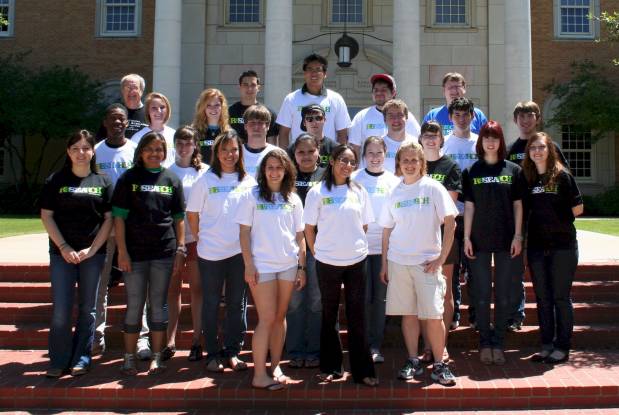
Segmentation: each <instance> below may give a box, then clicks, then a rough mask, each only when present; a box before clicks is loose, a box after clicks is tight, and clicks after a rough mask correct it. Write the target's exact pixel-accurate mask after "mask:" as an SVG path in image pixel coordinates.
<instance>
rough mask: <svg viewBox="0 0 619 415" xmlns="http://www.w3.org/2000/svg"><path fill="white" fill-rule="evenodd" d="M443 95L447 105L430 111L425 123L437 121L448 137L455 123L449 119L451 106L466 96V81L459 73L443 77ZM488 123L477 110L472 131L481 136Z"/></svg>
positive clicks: (472, 123) (477, 109) (444, 134)
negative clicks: (457, 99)
mask: <svg viewBox="0 0 619 415" xmlns="http://www.w3.org/2000/svg"><path fill="white" fill-rule="evenodd" d="M443 95H444V96H445V102H446V104H445V105H442V106H440V107H437V108H434V109H431V110H430V111H428V113H427V114H426V116H425V117H423V122H426V121H431V120H435V121H437V122H438V123H439V124H441V126H442V127H443V136H445V137H447V136H448V135H449V134H451V132H452V131H453V123H452V122H451V120H450V119H449V104H451V102H452V101H453V100H454V99H456V98H461V97H463V96H465V95H466V81H465V80H464V77H463V76H462V75H461V74H459V73H458V72H449V73H446V74H445V76H444V77H443ZM486 122H488V119H487V118H486V116H485V115H484V113H483V112H482V111H481V110H480V109H479V108H475V114H474V117H473V120H472V122H471V131H472V132H474V133H475V134H479V130H480V129H481V127H482V126H483V125H484V124H485V123H486Z"/></svg>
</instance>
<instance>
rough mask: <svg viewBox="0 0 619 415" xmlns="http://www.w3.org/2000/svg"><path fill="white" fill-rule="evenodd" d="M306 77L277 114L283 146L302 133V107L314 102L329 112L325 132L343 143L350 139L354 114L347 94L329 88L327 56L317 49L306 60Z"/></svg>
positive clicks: (304, 63)
mask: <svg viewBox="0 0 619 415" xmlns="http://www.w3.org/2000/svg"><path fill="white" fill-rule="evenodd" d="M303 78H304V80H305V83H304V84H303V87H301V89H297V90H296V91H293V92H291V93H290V94H288V95H287V96H286V98H284V102H283V103H282V106H281V108H280V110H279V114H278V115H277V124H279V146H280V147H281V148H287V147H288V145H289V144H290V143H291V142H294V141H295V140H296V138H297V137H298V136H299V134H301V133H302V130H301V110H302V108H303V107H305V106H306V105H310V104H318V105H320V106H321V107H322V108H323V109H324V111H325V114H327V115H328V118H327V120H326V122H325V126H324V131H325V135H326V136H327V137H334V138H335V139H336V140H337V141H338V142H339V143H346V142H347V140H348V128H349V127H350V116H349V115H348V108H347V107H346V103H345V102H344V98H342V96H341V95H340V94H338V93H337V92H335V91H332V90H330V89H327V88H325V85H324V82H325V79H326V78H327V60H326V59H325V58H324V57H323V56H320V55H317V54H315V53H312V54H311V55H309V56H308V57H306V58H305V59H304V60H303Z"/></svg>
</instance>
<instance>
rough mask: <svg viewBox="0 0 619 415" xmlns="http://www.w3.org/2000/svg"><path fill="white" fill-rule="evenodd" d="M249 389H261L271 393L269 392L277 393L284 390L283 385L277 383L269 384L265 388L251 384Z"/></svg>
mask: <svg viewBox="0 0 619 415" xmlns="http://www.w3.org/2000/svg"><path fill="white" fill-rule="evenodd" d="M251 387H252V388H254V389H262V390H266V391H271V392H275V391H279V390H282V389H284V385H283V384H281V383H279V382H273V383H270V384H268V385H266V386H256V385H254V384H253V383H252V385H251Z"/></svg>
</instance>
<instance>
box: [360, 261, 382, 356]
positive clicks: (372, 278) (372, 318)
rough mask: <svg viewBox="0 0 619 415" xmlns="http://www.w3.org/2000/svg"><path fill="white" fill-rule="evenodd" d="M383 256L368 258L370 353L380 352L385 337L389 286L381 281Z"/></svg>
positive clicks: (367, 284)
mask: <svg viewBox="0 0 619 415" xmlns="http://www.w3.org/2000/svg"><path fill="white" fill-rule="evenodd" d="M381 260H382V255H368V256H367V267H368V270H367V279H366V291H365V311H366V313H365V319H366V322H367V333H368V344H369V345H370V351H374V350H380V348H381V346H382V344H383V338H384V335H385V307H386V306H387V284H384V283H383V282H382V281H381V280H380V268H381V265H382V264H381Z"/></svg>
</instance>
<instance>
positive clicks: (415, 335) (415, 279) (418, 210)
mask: <svg viewBox="0 0 619 415" xmlns="http://www.w3.org/2000/svg"><path fill="white" fill-rule="evenodd" d="M395 163H396V164H395V165H396V174H397V175H400V176H402V181H401V182H400V184H399V185H398V186H397V187H396V188H395V189H393V192H391V195H390V196H389V199H388V201H387V203H385V205H384V207H383V210H382V212H381V214H380V217H379V220H378V223H379V224H380V225H381V226H382V227H384V230H383V244H382V245H383V250H382V251H383V265H382V269H381V271H380V273H381V278H382V280H383V281H384V282H388V286H387V314H388V315H397V316H402V334H403V336H404V342H405V344H406V349H407V352H408V359H407V360H406V362H405V363H404V366H403V367H402V369H400V371H399V373H398V378H400V379H403V380H410V379H413V377H415V376H420V375H421V374H422V373H423V370H424V368H423V366H422V362H421V361H420V360H419V358H418V357H417V355H418V351H419V350H418V346H417V343H418V341H419V333H420V326H419V320H426V327H427V338H428V339H429V340H430V343H431V345H432V353H433V355H434V366H433V368H432V374H431V377H432V379H433V380H435V381H437V382H439V383H440V384H442V385H453V384H455V382H456V381H455V377H454V376H453V374H452V373H451V372H450V370H449V367H448V366H447V365H446V364H445V363H443V361H442V357H443V350H444V348H445V326H444V324H443V311H444V309H443V301H444V298H445V290H446V282H445V277H444V276H443V275H442V273H441V265H443V263H444V262H445V259H446V258H447V255H448V254H449V251H450V249H451V244H452V242H453V237H454V229H455V226H456V215H457V214H458V210H457V209H456V205H455V204H454V202H453V200H452V199H451V196H449V193H448V192H447V190H446V189H445V188H444V187H443V185H441V184H440V183H439V182H437V181H436V180H434V179H431V178H429V177H427V176H426V160H425V156H424V153H423V149H422V148H421V146H420V145H419V144H417V143H416V142H414V141H409V142H405V143H404V144H402V146H401V147H400V149H399V150H398V152H397V153H396V159H395ZM443 223H444V225H445V229H444V232H443V236H442V238H441V224H443ZM411 236H412V237H411ZM441 239H442V240H441Z"/></svg>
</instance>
